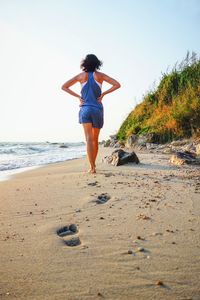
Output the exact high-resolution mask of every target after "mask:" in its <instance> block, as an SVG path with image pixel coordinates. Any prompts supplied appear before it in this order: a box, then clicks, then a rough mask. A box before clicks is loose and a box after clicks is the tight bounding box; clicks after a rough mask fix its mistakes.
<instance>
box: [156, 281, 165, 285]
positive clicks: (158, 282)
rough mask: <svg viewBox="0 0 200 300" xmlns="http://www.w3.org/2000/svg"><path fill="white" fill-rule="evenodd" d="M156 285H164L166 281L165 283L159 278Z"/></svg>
mask: <svg viewBox="0 0 200 300" xmlns="http://www.w3.org/2000/svg"><path fill="white" fill-rule="evenodd" d="M156 285H164V283H163V282H162V281H161V280H158V281H157V282H156Z"/></svg>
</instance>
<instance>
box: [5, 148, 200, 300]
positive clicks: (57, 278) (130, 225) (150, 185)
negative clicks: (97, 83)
mask: <svg viewBox="0 0 200 300" xmlns="http://www.w3.org/2000/svg"><path fill="white" fill-rule="evenodd" d="M112 151H113V149H110V148H101V150H100V154H99V158H98V163H97V170H98V173H97V174H94V175H92V174H87V173H86V172H85V170H87V161H86V158H82V159H77V160H72V161H67V162H65V163H59V164H53V165H49V166H45V167H42V168H40V169H35V170H32V171H30V172H25V173H22V174H18V175H15V177H13V178H12V179H11V180H9V181H5V182H0V212H1V213H0V219H1V235H0V243H1V245H0V257H1V258H0V260H1V275H0V279H1V280H0V281H1V284H0V289H1V291H0V298H1V299H20V300H21V299H22V300H25V299H26V300H27V299H28V300H29V299H34V300H37V299H42V300H43V299H67V300H75V299H76V300H80V299H134V300H137V299H159V300H160V299H182V300H183V299H185V300H186V299H188V300H189V299H194V300H197V299H200V280H199V279H200V277H199V274H200V181H199V178H200V177H199V176H200V168H199V167H194V166H193V167H192V166H181V167H173V166H170V164H169V162H168V160H169V156H168V155H161V154H152V153H140V152H137V154H138V157H139V159H140V161H141V164H139V165H134V164H128V165H125V166H120V167H114V166H110V165H107V164H105V163H102V161H101V160H102V157H104V156H105V155H106V154H108V153H111V152H112ZM70 225H73V226H70Z"/></svg>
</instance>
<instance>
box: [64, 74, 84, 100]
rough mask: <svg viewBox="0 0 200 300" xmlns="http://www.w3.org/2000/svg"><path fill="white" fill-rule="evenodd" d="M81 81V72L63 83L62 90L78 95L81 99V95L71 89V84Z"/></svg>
mask: <svg viewBox="0 0 200 300" xmlns="http://www.w3.org/2000/svg"><path fill="white" fill-rule="evenodd" d="M77 82H80V74H78V75H76V76H75V77H73V78H71V79H70V80H68V81H66V82H65V83H64V84H63V85H62V87H61V88H62V90H63V91H65V92H67V93H69V94H70V95H72V96H74V97H77V98H79V99H81V96H80V95H78V94H77V93H75V92H74V91H72V90H71V89H69V87H70V86H72V85H74V84H75V83H77Z"/></svg>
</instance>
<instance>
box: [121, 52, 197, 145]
mask: <svg viewBox="0 0 200 300" xmlns="http://www.w3.org/2000/svg"><path fill="white" fill-rule="evenodd" d="M146 133H151V134H153V135H154V140H155V141H157V142H160V143H164V142H168V141H171V140H173V139H177V138H188V137H196V136H199V135H200V59H199V57H197V55H196V54H195V53H194V52H193V53H192V54H190V53H189V52H188V53H187V55H186V57H185V59H184V60H183V61H182V62H181V63H179V64H178V63H176V65H175V66H174V67H173V69H172V70H171V71H169V72H166V73H164V74H162V78H161V80H160V83H159V85H158V86H157V88H156V89H155V90H153V91H150V92H148V93H147V94H146V95H145V96H144V98H143V100H142V102H141V103H140V104H138V105H137V106H136V107H135V109H134V110H133V111H132V112H131V113H130V114H129V115H128V117H127V118H126V119H125V121H124V122H123V123H122V125H121V127H120V129H119V131H118V133H117V137H118V139H119V140H122V141H123V140H126V139H127V137H128V136H130V135H132V134H136V135H142V134H146Z"/></svg>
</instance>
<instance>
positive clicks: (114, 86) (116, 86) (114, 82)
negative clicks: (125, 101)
mask: <svg viewBox="0 0 200 300" xmlns="http://www.w3.org/2000/svg"><path fill="white" fill-rule="evenodd" d="M102 79H103V80H104V81H106V82H108V83H109V84H111V85H112V87H111V88H109V89H108V90H107V91H104V92H103V93H102V94H101V96H100V97H99V98H98V101H100V102H101V101H102V99H103V97H104V96H105V95H107V94H109V93H112V92H114V91H115V90H117V89H119V88H120V87H121V84H120V83H119V82H118V81H117V80H115V79H114V78H111V77H109V76H108V75H106V74H103V73H102Z"/></svg>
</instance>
